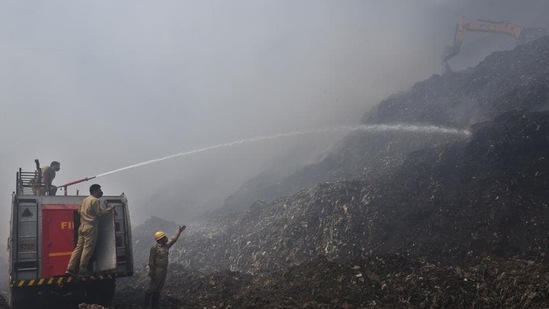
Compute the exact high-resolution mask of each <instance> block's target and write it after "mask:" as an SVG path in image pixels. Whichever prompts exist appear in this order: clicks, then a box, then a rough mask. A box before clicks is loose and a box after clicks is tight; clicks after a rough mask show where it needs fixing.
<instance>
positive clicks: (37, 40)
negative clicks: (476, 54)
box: [0, 0, 549, 229]
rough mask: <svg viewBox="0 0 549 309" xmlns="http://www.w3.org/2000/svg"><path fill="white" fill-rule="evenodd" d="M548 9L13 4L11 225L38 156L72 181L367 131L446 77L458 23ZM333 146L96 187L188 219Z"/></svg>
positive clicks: (415, 0)
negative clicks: (370, 120)
mask: <svg viewBox="0 0 549 309" xmlns="http://www.w3.org/2000/svg"><path fill="white" fill-rule="evenodd" d="M547 3H548V2H547V1H546V0H540V1H533V0H532V1H518V0H507V1H504V0H497V1H496V0H493V1H489V0H486V1H464V0H438V1H437V0H383V1H382V0H376V1H373V0H372V1H369V0H357V1H351V0H339V1H333V0H332V1H323V0H297V1H296V0H291V1H290V0H277V1H269V0H249V1H244V0H234V1H221V0H220V1H202V0H201V1H183V0H178V1H139V0H132V1H126V0H122V1H14V0H13V1H12V0H10V1H8V0H2V1H0V140H1V142H2V158H1V160H0V169H1V170H2V171H3V173H2V174H1V175H0V201H2V203H3V204H4V207H2V210H1V211H0V215H3V216H2V217H4V218H5V220H6V222H5V223H6V225H7V223H8V219H7V215H8V213H9V203H10V198H11V197H10V194H11V192H12V191H14V189H15V188H14V183H15V172H16V171H17V169H18V168H19V167H22V168H23V169H27V170H31V169H32V168H33V167H34V162H33V160H34V159H35V158H38V159H40V160H41V162H42V163H43V165H45V164H48V163H49V162H50V161H52V160H58V161H60V162H61V164H62V169H61V171H60V173H59V174H58V176H57V178H56V179H55V181H54V183H55V184H62V183H67V182H69V181H72V180H76V179H80V178H83V177H86V176H94V175H97V174H100V173H103V172H107V171H110V170H113V169H117V168H120V167H124V166H127V165H131V164H134V163H139V162H142V161H147V160H150V159H154V158H158V157H162V156H166V155H170V154H174V153H179V152H182V151H188V150H193V149H197V148H201V147H205V146H211V145H216V144H219V143H226V142H230V141H233V140H238V139H240V138H252V137H255V136H258V135H269V134H276V133H279V132H287V131H299V130H304V129H314V128H324V127H331V126H335V125H346V124H355V123H358V121H359V119H360V116H361V114H362V113H363V112H364V111H366V110H368V108H369V107H371V106H372V105H374V104H376V103H378V102H379V101H380V100H381V99H383V98H385V97H386V96H388V95H390V94H391V93H393V92H396V91H403V90H406V89H407V88H408V87H410V86H411V85H412V84H413V83H414V82H416V81H419V80H422V79H426V78H428V77H429V76H430V75H432V74H438V73H439V71H440V59H441V52H442V49H443V47H444V46H445V45H448V44H449V43H450V42H451V40H452V37H453V31H454V26H455V22H456V21H457V20H458V18H459V17H461V16H466V17H470V18H473V19H474V18H485V19H493V20H512V21H515V22H519V23H524V24H530V23H534V24H535V23H537V24H543V25H547V19H546V16H547V15H549V14H548V10H549V5H548V4H547ZM337 137H338V136H337V135H332V136H326V137H319V136H316V137H310V138H290V139H287V140H279V141H270V142H264V143H263V142H262V143H257V144H255V145H245V146H238V147H234V148H231V149H225V150H220V151H213V152H210V153H203V154H199V155H195V156H189V157H180V158H175V159H172V160H169V161H165V162H162V163H157V164H153V165H149V166H146V167H140V168H137V169H132V170H128V171H124V172H121V173H117V174H112V175H109V176H105V177H102V178H98V179H97V180H96V182H98V183H100V184H102V186H103V189H104V191H105V193H106V194H109V195H117V194H120V193H122V192H125V193H126V194H127V195H128V197H129V200H130V203H131V209H132V213H131V215H132V219H133V221H134V224H137V223H140V222H142V221H143V220H145V219H146V218H148V217H149V216H150V215H157V216H160V217H163V218H166V219H171V220H176V221H179V222H182V223H185V222H186V220H190V219H189V218H192V217H193V216H195V215H196V214H197V213H198V212H200V211H202V210H208V209H213V208H215V207H219V206H220V203H221V202H222V200H223V198H224V197H225V196H226V195H228V194H230V193H231V192H233V191H234V190H236V189H237V188H238V187H239V186H240V185H241V184H242V182H244V181H245V180H247V179H248V178H250V177H252V176H254V175H255V174H256V173H258V172H260V171H262V170H264V169H267V168H269V167H270V166H271V165H272V164H274V163H276V162H277V161H280V160H282V159H281V158H284V160H289V159H288V158H289V157H291V156H292V155H297V154H299V155H300V157H299V158H300V159H299V160H297V161H300V160H305V161H304V162H306V161H307V160H313V159H314V158H318V156H319V155H320V154H321V153H322V152H323V151H326V150H327V148H326V147H328V145H330V143H331V142H333V141H334V140H335V138H337ZM290 161H292V160H290ZM291 163H292V164H294V165H298V162H291ZM94 182H95V181H94ZM91 184H92V183H84V184H81V185H78V186H75V188H73V189H72V190H73V191H74V189H79V190H81V192H82V193H83V194H86V193H87V188H88V187H89V185H91ZM197 209H198V210H197ZM6 229H7V228H6Z"/></svg>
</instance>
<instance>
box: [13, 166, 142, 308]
mask: <svg viewBox="0 0 549 309" xmlns="http://www.w3.org/2000/svg"><path fill="white" fill-rule="evenodd" d="M16 177H17V183H16V191H15V192H14V193H13V194H12V208H11V220H10V237H9V239H8V249H9V285H10V286H9V293H8V304H9V306H10V307H11V308H15V309H18V308H32V307H34V306H36V305H37V304H40V305H41V306H44V305H45V304H46V303H48V302H54V303H55V302H57V301H60V300H62V301H65V302H66V301H70V302H76V303H79V302H83V301H84V302H89V303H96V304H109V303H110V301H111V300H112V298H113V297H114V292H115V278H117V277H127V276H132V275H133V254H132V237H131V225H130V218H129V211H128V202H127V199H126V196H125V195H124V194H122V195H119V196H103V197H102V198H101V199H100V200H101V202H102V205H103V206H108V205H114V206H115V208H114V211H113V212H112V213H109V214H108V215H105V216H102V217H100V222H99V231H98V237H97V244H96V248H95V251H94V256H93V258H92V262H91V263H90V267H91V275H89V276H85V277H82V276H80V277H79V276H75V277H73V276H68V275H66V274H65V270H66V268H67V264H68V262H69V258H70V256H71V253H72V251H73V249H74V247H75V245H76V241H77V239H78V227H79V223H80V220H79V215H78V208H79V206H80V203H81V202H82V200H83V199H84V198H85V196H80V195H67V187H66V186H65V187H64V189H65V195H64V196H38V195H34V193H33V191H35V190H33V187H34V188H35V187H36V185H37V184H36V183H35V179H37V177H36V172H34V171H33V172H23V171H22V170H21V169H19V171H18V172H17V175H16ZM86 180H87V179H86ZM52 305H53V304H52Z"/></svg>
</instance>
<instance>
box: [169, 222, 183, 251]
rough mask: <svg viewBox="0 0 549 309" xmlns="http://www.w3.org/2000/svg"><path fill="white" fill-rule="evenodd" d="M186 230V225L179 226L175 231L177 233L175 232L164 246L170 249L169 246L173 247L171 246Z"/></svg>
mask: <svg viewBox="0 0 549 309" xmlns="http://www.w3.org/2000/svg"><path fill="white" fill-rule="evenodd" d="M186 228H187V226H186V225H182V226H180V227H179V228H178V229H177V232H175V234H174V235H173V236H172V238H170V239H169V240H168V242H167V243H166V246H168V248H170V247H171V246H173V244H175V242H176V241H177V239H179V236H180V235H181V233H183V231H184V230H185V229H186Z"/></svg>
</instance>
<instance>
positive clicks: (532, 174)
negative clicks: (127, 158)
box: [116, 38, 549, 308]
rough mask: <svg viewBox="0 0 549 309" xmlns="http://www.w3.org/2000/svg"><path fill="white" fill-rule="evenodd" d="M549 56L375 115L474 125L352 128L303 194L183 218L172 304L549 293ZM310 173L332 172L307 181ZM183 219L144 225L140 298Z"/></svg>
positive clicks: (522, 302)
mask: <svg viewBox="0 0 549 309" xmlns="http://www.w3.org/2000/svg"><path fill="white" fill-rule="evenodd" d="M548 62H549V38H544V39H542V40H539V41H536V42H533V43H530V44H526V45H523V46H520V47H517V48H516V49H515V50H513V51H509V52H501V53H496V54H494V55H492V56H490V57H488V58H487V59H486V60H485V61H484V62H482V63H481V64H479V65H478V66H477V67H475V68H473V69H471V70H468V71H465V72H456V73H451V74H449V75H445V76H433V77H432V78H431V79H429V80H428V81H425V82H421V83H418V84H416V85H415V86H414V87H413V88H412V90H411V91H409V92H406V93H402V94H398V95H395V96H394V97H391V98H389V99H387V100H386V101H384V102H382V103H381V104H380V105H379V107H378V108H377V109H376V110H374V111H372V112H371V113H370V114H368V115H366V116H365V118H364V119H365V121H368V122H371V123H376V122H378V121H379V122H398V121H406V122H423V123H429V124H442V125H456V126H461V127H468V126H469V125H471V124H473V125H472V126H471V127H470V129H471V131H472V135H471V136H470V137H469V138H468V139H452V138H448V137H445V136H438V137H427V136H426V137H424V138H423V139H422V138H421V136H417V137H414V138H410V136H404V135H403V136H400V137H396V136H390V135H384V136H382V137H373V135H368V134H366V135H362V134H354V135H351V136H349V137H348V138H347V139H346V140H345V142H343V143H342V144H341V145H340V147H339V148H338V150H337V151H336V152H335V153H334V154H332V155H330V156H329V157H328V158H327V160H331V161H326V160H325V161H323V162H321V163H320V164H319V165H317V166H316V167H318V168H322V169H323V170H322V172H321V173H316V174H315V172H314V169H315V168H316V167H314V166H313V167H311V168H310V169H308V170H307V173H306V175H304V174H301V175H300V174H296V175H294V176H293V177H295V178H293V182H290V184H291V185H289V186H288V184H286V185H285V186H288V187H294V188H295V192H293V193H292V194H290V195H287V196H283V197H279V198H276V199H274V200H269V199H266V200H261V199H260V198H259V199H257V200H256V201H255V202H253V203H252V204H251V205H249V204H246V205H242V209H245V210H244V211H241V212H233V213H231V214H228V215H227V214H224V215H223V216H217V217H213V218H212V219H211V220H210V221H209V222H207V223H206V224H204V225H203V226H201V227H194V228H189V229H188V230H187V231H185V234H184V235H183V236H182V237H181V238H180V240H179V242H178V243H177V244H176V245H175V246H174V247H173V248H172V249H171V252H170V258H171V260H172V262H173V264H172V266H171V269H170V272H169V273H170V276H169V278H168V282H167V286H166V297H165V298H164V299H163V302H164V303H163V305H164V306H168V307H172V308H197V307H205V308H463V307H467V308H474V307H479V308H547V307H549V303H548V301H547V299H549V297H548V296H549V295H548V294H549V278H548V276H547V275H546V274H547V267H548V266H547V253H548V252H549V251H548V250H549V236H548V235H547V226H548V224H549V202H548V201H549V190H547V188H548V187H549V112H547V111H544V110H547V108H548V107H549V66H547V64H549V63H548ZM436 104H439V105H440V106H437V105H436ZM498 104H499V105H498ZM516 109H518V110H516ZM478 121H482V122H478ZM431 138H432V139H431ZM376 139H377V140H376ZM418 140H422V141H418ZM372 141H376V142H375V143H373V144H370V142H372ZM407 142H409V144H407ZM376 149H377V152H376ZM369 160H370V162H368V161H369ZM310 175H316V176H315V177H317V178H316V179H321V180H320V181H319V182H317V183H316V185H314V186H312V185H311V186H308V187H307V186H304V187H301V186H300V185H299V184H311V183H314V181H313V180H314V179H313V178H310V177H309V176H310ZM347 176H350V177H347ZM299 188H301V189H299ZM248 197H249V196H248ZM233 202H235V200H233ZM171 224H173V225H171ZM170 226H173V230H175V224H174V223H169V222H162V220H160V219H157V218H156V219H154V220H153V221H151V222H148V223H147V225H146V226H145V227H138V228H137V229H136V232H135V233H134V239H135V240H136V242H137V243H136V245H135V248H136V249H137V250H136V251H140V252H141V253H139V254H137V255H136V256H137V257H138V258H136V261H139V263H138V265H137V270H136V273H137V276H136V278H135V280H133V281H131V282H126V283H125V284H122V285H121V286H120V287H119V293H118V295H122V297H123V299H132V301H135V299H141V297H142V291H143V289H144V286H145V285H146V282H147V278H146V268H145V267H144V266H143V265H144V263H145V262H144V260H145V259H146V254H147V253H148V248H149V247H150V245H151V242H152V241H151V239H150V237H151V236H150V235H152V233H153V232H154V230H156V229H158V228H159V227H160V228H162V229H165V230H167V231H169V230H171V228H170ZM140 228H142V229H141V230H140ZM138 235H143V236H138ZM140 237H145V238H144V239H141V238H140ZM144 248H147V249H144ZM118 297H120V296H117V299H118V304H117V305H116V306H118V307H117V308H125V307H124V306H127V307H128V308H129V307H131V306H134V305H136V304H135V303H131V304H130V303H125V302H124V301H121V300H120V298H118Z"/></svg>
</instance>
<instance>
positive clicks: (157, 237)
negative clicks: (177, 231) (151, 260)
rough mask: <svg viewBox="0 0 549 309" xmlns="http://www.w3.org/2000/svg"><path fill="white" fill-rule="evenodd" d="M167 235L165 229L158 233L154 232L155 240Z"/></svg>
mask: <svg viewBox="0 0 549 309" xmlns="http://www.w3.org/2000/svg"><path fill="white" fill-rule="evenodd" d="M164 237H166V233H164V232H163V231H158V232H156V233H154V240H159V239H162V238H164Z"/></svg>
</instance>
